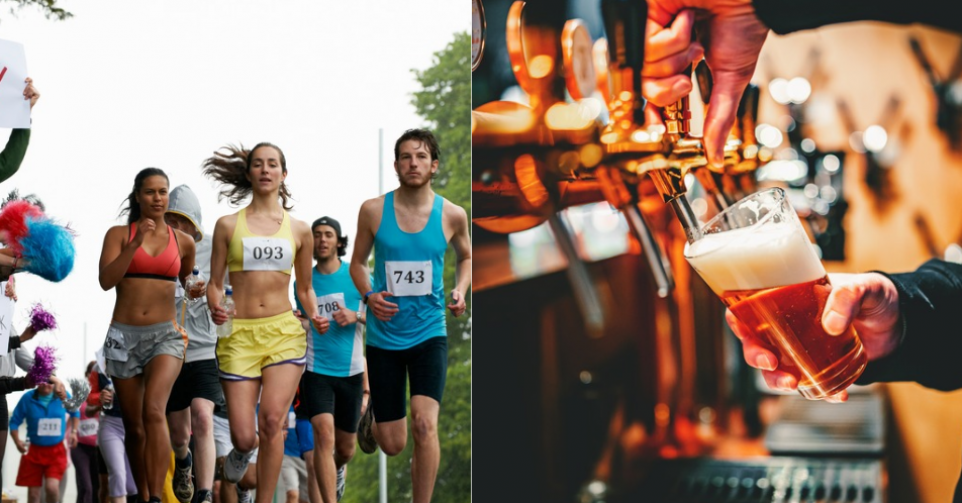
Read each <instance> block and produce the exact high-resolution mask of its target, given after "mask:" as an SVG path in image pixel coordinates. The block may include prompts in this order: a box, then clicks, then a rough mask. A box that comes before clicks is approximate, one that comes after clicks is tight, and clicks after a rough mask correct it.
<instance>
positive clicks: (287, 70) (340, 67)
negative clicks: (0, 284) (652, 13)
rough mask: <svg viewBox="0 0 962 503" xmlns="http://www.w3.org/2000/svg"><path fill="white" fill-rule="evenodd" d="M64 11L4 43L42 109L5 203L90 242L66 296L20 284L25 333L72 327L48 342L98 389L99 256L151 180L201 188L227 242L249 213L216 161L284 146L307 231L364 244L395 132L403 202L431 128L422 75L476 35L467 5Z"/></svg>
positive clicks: (6, 32) (9, 27) (26, 21)
mask: <svg viewBox="0 0 962 503" xmlns="http://www.w3.org/2000/svg"><path fill="white" fill-rule="evenodd" d="M60 3H62V5H63V7H64V8H66V9H67V10H69V11H71V12H73V14H74V16H75V17H73V18H72V19H69V20H67V21H61V22H57V21H50V20H47V19H44V18H43V16H42V15H40V14H39V13H38V12H37V11H35V10H34V9H33V8H27V9H25V10H23V11H21V12H20V13H19V15H18V16H17V17H11V16H10V14H9V13H0V20H2V22H0V38H2V39H7V40H13V41H17V42H20V43H23V44H24V46H25V50H26V56H27V66H28V71H29V74H30V76H31V77H32V78H33V79H34V82H35V85H36V86H37V88H38V90H39V91H40V93H41V99H40V102H39V103H38V104H37V106H36V107H35V108H34V111H33V132H32V138H31V142H30V148H29V150H28V152H27V158H26V160H25V161H24V164H23V166H22V167H21V169H20V172H19V173H17V174H16V175H15V176H14V177H13V178H11V179H9V180H7V181H5V182H3V183H2V184H0V193H2V194H6V193H7V192H8V191H9V190H11V189H13V188H18V189H20V191H21V193H24V194H25V193H36V194H38V195H39V196H40V197H41V198H42V199H43V201H44V203H45V204H46V205H47V212H48V214H49V215H51V216H53V217H55V218H58V219H60V220H61V221H64V222H69V224H70V225H71V227H72V228H73V229H75V230H76V231H77V233H78V238H77V241H76V244H77V260H76V265H75V268H74V272H73V273H72V274H71V275H70V276H69V277H68V278H67V279H66V280H64V281H63V282H61V283H58V284H53V283H49V282H47V281H44V280H42V279H40V278H37V277H33V276H30V275H27V274H19V275H18V276H17V280H18V286H19V294H20V302H19V303H18V306H17V314H18V317H17V321H15V326H16V327H17V328H18V329H22V328H23V327H24V326H25V320H26V316H25V315H26V311H27V310H28V308H29V306H30V305H31V304H32V303H33V302H35V301H43V302H44V304H45V305H48V306H49V307H50V308H51V309H53V310H54V311H55V312H56V314H57V315H58V321H59V323H60V325H61V328H60V329H59V330H57V331H54V332H51V333H46V334H43V335H41V336H39V337H38V338H37V339H36V340H37V341H39V343H41V344H53V345H56V346H58V347H59V353H60V357H61V364H60V367H61V369H62V370H61V372H60V374H61V375H67V376H80V375H82V372H83V366H84V365H85V364H86V362H87V361H89V360H91V359H92V358H93V352H94V350H95V349H96V347H97V346H99V345H100V344H102V342H103V339H104V335H105V334H106V331H107V327H108V325H109V323H110V318H111V313H112V309H113V304H114V297H115V294H114V291H113V290H111V291H108V292H104V291H102V290H101V289H100V286H99V284H98V281H97V275H98V261H99V258H100V250H101V246H102V244H103V237H104V234H105V233H106V231H107V229H108V228H109V227H110V226H112V225H118V224H120V223H122V222H121V221H120V220H119V219H118V217H117V214H118V211H119V210H120V205H121V203H122V202H123V200H124V199H125V198H126V196H127V194H128V193H129V192H130V191H131V189H132V186H133V180H134V176H135V175H136V173H137V172H138V171H139V170H141V169H142V168H145V167H148V166H152V167H158V168H161V169H163V170H165V171H166V172H167V173H168V175H169V176H170V178H171V188H173V187H174V186H176V185H179V184H181V183H187V184H189V185H190V186H191V188H193V189H194V191H195V192H196V193H197V194H198V196H199V198H200V200H201V204H202V206H203V220H204V227H205V229H206V230H207V231H208V232H210V231H212V230H213V226H214V222H215V221H216V219H217V218H218V217H220V216H222V215H225V214H227V213H231V212H233V211H236V210H235V209H232V208H231V207H229V206H228V204H227V202H226V201H225V202H222V203H220V204H218V203H217V196H216V194H217V192H216V189H215V188H214V186H213V185H212V183H211V182H210V181H208V180H207V179H205V178H203V177H202V176H201V174H200V168H199V166H200V163H201V161H202V160H203V159H204V158H206V157H208V156H209V155H210V154H211V153H212V152H213V151H214V150H215V149H217V148H218V147H220V146H222V145H225V144H227V143H243V144H244V145H246V146H248V147H250V146H252V145H254V144H255V143H257V142H260V141H270V142H273V143H276V144H277V145H278V146H280V147H281V148H282V149H283V150H284V153H285V155H286V157H287V165H288V170H289V176H288V178H287V183H288V185H289V186H290V189H291V192H292V193H293V196H294V199H295V207H294V210H293V211H292V215H293V216H294V217H295V218H299V219H301V220H305V221H307V222H311V221H312V220H313V219H315V218H317V217H320V216H322V215H330V216H332V217H334V218H336V219H338V220H340V222H341V224H342V228H343V229H344V230H345V231H346V232H347V233H349V235H350V236H351V242H352V243H353V237H354V236H353V235H354V233H355V232H356V229H357V212H358V209H359V207H360V204H361V203H362V202H363V201H364V200H365V199H367V198H371V197H374V196H376V195H377V194H378V129H379V128H383V129H384V140H385V141H384V147H385V151H384V156H385V174H384V181H385V190H392V189H394V188H396V187H397V179H396V178H395V176H394V172H393V168H392V164H391V163H392V161H393V146H394V140H395V139H396V138H397V137H398V136H400V135H401V133H402V132H403V131H404V130H405V129H407V128H410V127H417V126H423V125H424V123H423V121H422V120H421V119H420V117H418V116H417V115H416V114H415V112H414V108H413V107H412V106H411V105H410V99H411V93H412V92H413V91H415V90H416V89H417V88H418V86H417V83H416V81H415V80H414V76H413V74H412V73H411V71H410V70H411V69H412V68H418V69H426V68H428V67H430V66H431V63H432V55H433V53H435V52H437V51H439V50H442V49H444V47H445V46H446V45H447V44H448V43H449V42H450V41H451V40H452V39H453V34H454V33H455V32H458V31H466V30H469V29H470V23H471V18H470V12H471V11H470V7H469V2H468V0H406V1H396V0H395V1H392V0H353V1H337V2H335V1H298V2H289V1H267V0H261V1H253V0H231V1H226V0H217V1H202V2H200V1H196V0H193V1H183V0H178V1H171V0H163V1H161V0H151V1H139V0H138V1H130V0H127V1H119V0H98V1H96V2H89V1H88V2H79V1H62V2H60ZM7 134H8V130H0V142H3V143H5V141H6V136H7ZM442 168H443V166H442ZM85 329H86V334H87V343H86V346H85V345H84V331H85ZM32 346H33V344H31V347H32ZM17 399H18V395H11V396H9V397H8V401H9V403H10V404H11V405H10V406H11V408H12V407H13V405H15V404H16V400H17Z"/></svg>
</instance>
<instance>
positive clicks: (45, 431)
mask: <svg viewBox="0 0 962 503" xmlns="http://www.w3.org/2000/svg"><path fill="white" fill-rule="evenodd" d="M62 424H63V419H52V418H47V417H44V418H40V421H38V422H37V435H38V436H41V437H59V436H60V431H61V425H62Z"/></svg>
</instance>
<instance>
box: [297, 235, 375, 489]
mask: <svg viewBox="0 0 962 503" xmlns="http://www.w3.org/2000/svg"><path fill="white" fill-rule="evenodd" d="M311 232H312V233H313V234H314V259H315V260H317V265H316V266H315V267H314V271H313V276H312V278H311V281H312V286H313V287H314V294H315V296H316V297H317V309H318V311H317V312H318V314H320V315H321V316H324V317H325V318H327V319H328V320H329V321H330V327H331V328H330V329H328V331H327V332H325V333H324V334H323V335H321V334H318V333H317V331H316V330H314V327H313V325H312V324H310V323H309V321H308V320H307V319H306V318H301V323H302V324H303V325H304V328H305V330H307V331H308V333H310V334H311V336H310V337H308V339H307V372H305V373H304V377H303V379H302V380H301V388H300V400H301V408H300V410H301V411H302V412H303V413H305V415H306V416H307V417H308V418H310V421H311V426H313V429H314V452H315V456H314V470H315V472H316V477H317V482H318V486H319V488H320V491H321V498H322V499H323V501H324V502H325V503H333V502H335V501H338V500H340V499H341V494H342V493H343V492H344V482H345V479H344V475H345V468H346V466H347V462H348V461H350V460H351V458H353V457H354V444H355V442H356V441H357V425H358V421H359V420H360V418H361V402H362V399H363V396H364V394H365V393H367V391H366V388H367V386H366V385H365V379H364V377H365V375H364V354H363V351H364V348H363V342H364V338H363V336H364V332H363V325H364V322H365V320H364V314H363V313H361V312H359V311H360V307H361V305H362V304H361V294H360V293H358V291H357V288H355V287H354V283H353V282H352V281H351V274H350V272H349V267H348V264H346V263H344V262H342V261H341V257H343V256H344V255H345V254H346V253H347V249H346V248H347V236H342V235H341V224H340V223H339V222H338V221H337V220H334V219H333V218H331V217H321V218H318V219H317V220H315V221H314V224H313V225H311ZM294 288H295V289H296V288H297V284H296V282H295V284H294ZM297 308H298V310H300V311H301V312H304V309H303V306H301V303H300V300H298V301H297ZM332 453H333V455H332Z"/></svg>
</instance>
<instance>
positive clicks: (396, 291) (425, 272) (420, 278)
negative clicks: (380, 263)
mask: <svg viewBox="0 0 962 503" xmlns="http://www.w3.org/2000/svg"><path fill="white" fill-rule="evenodd" d="M384 269H385V272H386V273H387V291H388V293H390V294H391V295H393V296H395V297H417V296H421V295H430V294H431V284H432V282H431V273H432V271H433V270H434V268H433V267H431V261H430V260H425V261H423V262H414V261H386V262H384Z"/></svg>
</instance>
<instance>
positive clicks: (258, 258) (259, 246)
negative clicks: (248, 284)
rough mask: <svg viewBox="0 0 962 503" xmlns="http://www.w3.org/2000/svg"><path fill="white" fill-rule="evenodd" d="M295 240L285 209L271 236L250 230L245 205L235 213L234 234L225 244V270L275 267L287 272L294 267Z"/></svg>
mask: <svg viewBox="0 0 962 503" xmlns="http://www.w3.org/2000/svg"><path fill="white" fill-rule="evenodd" d="M295 250H297V243H295V242H294V234H293V233H292V232H291V217H290V215H288V213H287V212H286V211H285V212H284V220H282V221H281V228H280V229H278V230H277V232H275V233H274V234H272V235H270V236H259V235H257V234H253V233H251V231H250V229H249V228H248V227H247V208H242V209H241V210H240V211H239V212H238V213H237V223H236V224H235V225H234V235H233V236H231V238H230V244H229V245H228V247H227V270H228V271H230V272H237V271H276V272H281V273H284V274H287V275H290V274H291V269H293V268H294V251H295Z"/></svg>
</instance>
